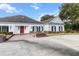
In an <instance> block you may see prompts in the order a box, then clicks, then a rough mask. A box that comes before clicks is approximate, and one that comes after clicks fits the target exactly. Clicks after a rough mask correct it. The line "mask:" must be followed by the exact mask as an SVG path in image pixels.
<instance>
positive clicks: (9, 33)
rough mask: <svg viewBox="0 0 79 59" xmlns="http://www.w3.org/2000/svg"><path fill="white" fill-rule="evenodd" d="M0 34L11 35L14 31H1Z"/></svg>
mask: <svg viewBox="0 0 79 59" xmlns="http://www.w3.org/2000/svg"><path fill="white" fill-rule="evenodd" d="M0 34H5V35H11V34H13V32H0Z"/></svg>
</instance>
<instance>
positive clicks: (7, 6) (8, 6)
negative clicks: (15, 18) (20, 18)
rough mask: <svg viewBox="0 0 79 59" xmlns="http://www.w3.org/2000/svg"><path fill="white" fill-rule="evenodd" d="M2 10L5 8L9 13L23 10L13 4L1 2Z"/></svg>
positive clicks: (0, 7) (0, 8)
mask: <svg viewBox="0 0 79 59" xmlns="http://www.w3.org/2000/svg"><path fill="white" fill-rule="evenodd" d="M0 10H3V11H5V12H7V13H19V12H20V11H21V10H17V9H16V8H15V7H13V6H11V5H10V4H5V3H2V4H0Z"/></svg>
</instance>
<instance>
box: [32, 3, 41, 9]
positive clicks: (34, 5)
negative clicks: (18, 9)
mask: <svg viewBox="0 0 79 59" xmlns="http://www.w3.org/2000/svg"><path fill="white" fill-rule="evenodd" d="M31 7H32V8H33V9H35V10H38V9H40V7H39V6H38V4H37V3H34V4H32V5H31Z"/></svg>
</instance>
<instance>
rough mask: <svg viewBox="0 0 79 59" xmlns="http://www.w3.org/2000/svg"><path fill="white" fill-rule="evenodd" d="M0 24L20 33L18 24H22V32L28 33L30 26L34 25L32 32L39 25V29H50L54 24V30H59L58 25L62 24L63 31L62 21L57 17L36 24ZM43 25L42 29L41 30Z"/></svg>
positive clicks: (10, 30)
mask: <svg viewBox="0 0 79 59" xmlns="http://www.w3.org/2000/svg"><path fill="white" fill-rule="evenodd" d="M0 26H8V27H9V32H13V34H20V26H24V33H30V32H31V31H32V27H33V26H34V27H35V29H34V32H37V28H36V27H39V26H40V31H41V32H44V31H52V30H51V27H52V26H56V31H55V29H54V31H55V32H60V31H59V26H62V31H61V32H63V31H64V23H63V22H62V20H61V19H60V18H58V17H56V18H54V19H52V20H51V21H50V22H48V23H44V24H38V23H13V22H0ZM42 27H43V31H42Z"/></svg>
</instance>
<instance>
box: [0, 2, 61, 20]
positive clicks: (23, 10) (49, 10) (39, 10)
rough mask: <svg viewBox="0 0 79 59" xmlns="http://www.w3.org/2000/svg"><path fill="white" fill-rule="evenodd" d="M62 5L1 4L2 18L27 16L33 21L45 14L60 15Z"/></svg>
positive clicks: (0, 14) (0, 12)
mask: <svg viewBox="0 0 79 59" xmlns="http://www.w3.org/2000/svg"><path fill="white" fill-rule="evenodd" d="M59 6H61V3H6V4H3V3H1V4H0V17H5V16H13V15H25V16H28V17H31V18H33V19H36V20H39V18H40V17H41V16H43V15H45V14H50V15H58V14H59V11H60V10H59Z"/></svg>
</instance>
